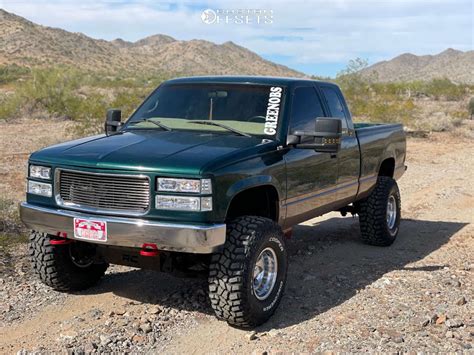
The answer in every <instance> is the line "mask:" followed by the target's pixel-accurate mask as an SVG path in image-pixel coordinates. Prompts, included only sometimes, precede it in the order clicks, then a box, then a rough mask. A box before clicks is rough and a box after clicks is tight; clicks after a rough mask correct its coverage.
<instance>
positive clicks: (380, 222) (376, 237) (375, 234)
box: [359, 176, 401, 246]
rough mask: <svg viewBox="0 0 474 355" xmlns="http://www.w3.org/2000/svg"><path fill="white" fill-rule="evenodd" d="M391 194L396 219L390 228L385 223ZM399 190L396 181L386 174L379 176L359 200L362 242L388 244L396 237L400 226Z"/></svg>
mask: <svg viewBox="0 0 474 355" xmlns="http://www.w3.org/2000/svg"><path fill="white" fill-rule="evenodd" d="M390 196H393V197H394V199H395V202H396V220H395V224H394V226H393V227H392V228H389V225H388V223H387V203H388V200H389V197H390ZM400 212H401V211H400V191H399V189H398V185H397V182H396V181H395V180H394V179H392V178H390V177H387V176H379V178H378V179H377V184H376V186H375V188H374V190H373V191H372V192H371V193H370V195H369V196H368V197H367V198H366V199H364V200H362V201H360V202H359V225H360V233H361V238H362V241H363V242H364V243H367V244H370V245H375V246H389V245H391V244H392V243H393V242H394V241H395V239H396V238H397V235H398V231H399V228H400V217H401V213H400Z"/></svg>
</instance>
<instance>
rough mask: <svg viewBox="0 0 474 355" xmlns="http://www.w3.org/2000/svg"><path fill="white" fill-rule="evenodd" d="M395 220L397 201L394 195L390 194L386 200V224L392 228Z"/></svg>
mask: <svg viewBox="0 0 474 355" xmlns="http://www.w3.org/2000/svg"><path fill="white" fill-rule="evenodd" d="M396 221H397V201H396V200H395V197H394V196H390V197H389V198H388V202H387V226H388V229H393V228H394V227H395V223H396Z"/></svg>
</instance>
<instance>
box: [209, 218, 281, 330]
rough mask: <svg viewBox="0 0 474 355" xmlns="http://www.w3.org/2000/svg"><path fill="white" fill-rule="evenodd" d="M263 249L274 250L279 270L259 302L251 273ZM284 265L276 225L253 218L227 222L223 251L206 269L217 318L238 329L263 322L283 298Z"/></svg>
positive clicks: (279, 236) (278, 229) (268, 220)
mask: <svg viewBox="0 0 474 355" xmlns="http://www.w3.org/2000/svg"><path fill="white" fill-rule="evenodd" d="M266 248H271V249H272V250H273V251H274V253H275V256H276V260H277V262H278V269H277V276H276V281H275V283H274V286H273V288H272V289H271V291H269V294H268V296H267V298H266V299H264V300H259V299H258V298H257V297H256V295H255V293H254V289H253V272H254V267H255V263H256V261H257V258H258V257H259V255H260V253H261V252H262V251H263V250H264V249H266ZM287 266H288V259H287V252H286V246H285V239H284V235H283V233H282V231H281V228H280V226H279V225H278V224H276V223H275V222H273V221H272V220H270V219H268V218H263V217H255V216H244V217H239V218H236V219H234V220H233V221H231V222H230V223H228V224H227V238H226V243H225V245H224V248H223V250H222V251H221V252H219V253H216V254H214V255H213V256H212V260H211V264H210V270H209V298H210V301H211V306H212V308H213V309H214V312H215V314H216V316H217V318H218V319H221V320H225V321H227V322H228V323H229V324H230V325H233V326H236V327H239V328H250V327H255V326H257V325H260V324H262V323H264V322H266V321H267V320H268V319H269V318H270V317H271V316H272V314H273V313H274V312H275V310H276V308H277V307H278V304H279V303H280V300H281V298H282V295H283V291H284V288H285V284H286V273H287Z"/></svg>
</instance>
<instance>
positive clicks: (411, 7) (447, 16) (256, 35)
mask: <svg viewBox="0 0 474 355" xmlns="http://www.w3.org/2000/svg"><path fill="white" fill-rule="evenodd" d="M473 4H474V1H473V0H452V1H450V0H332V1H330V0H324V1H323V0H305V1H298V0H297V1H289V0H287V1H279V0H272V1H258V0H240V1H224V0H218V1H200V0H198V1H156V0H155V1H152V0H135V1H134V0H110V1H104V0H95V1H92V0H81V1H72V0H68V1H61V0H54V1H44V0H36V1H26V0H0V8H3V9H5V10H6V11H9V12H13V13H15V14H17V15H20V16H23V17H26V18H27V19H29V20H31V21H33V22H36V23H39V24H41V25H46V26H51V27H59V28H63V29H65V30H67V31H72V32H82V33H84V34H86V35H88V36H90V37H93V38H102V39H106V40H112V39H115V38H122V39H124V40H128V41H136V40H138V39H141V38H143V37H146V36H150V35H153V34H158V33H159V34H166V35H169V36H172V37H174V38H176V39H178V40H190V39H205V40H208V41H212V42H215V43H224V42H226V41H232V42H234V43H236V44H238V45H241V46H244V47H246V48H248V49H250V50H252V51H254V52H256V53H257V54H259V55H260V56H262V57H264V58H265V59H269V60H271V61H274V62H277V63H279V64H284V65H286V66H288V67H290V68H293V69H296V70H299V71H302V72H304V73H306V74H311V75H320V76H335V75H336V74H337V73H338V72H339V71H340V70H342V69H344V68H345V67H346V65H347V63H348V61H349V60H351V59H355V58H357V57H359V58H363V59H366V60H368V62H369V64H373V63H376V62H378V61H381V60H388V59H391V58H393V57H395V56H397V55H399V54H402V53H406V52H410V53H413V54H417V55H424V54H436V53H439V52H441V51H443V50H445V49H447V48H454V49H458V50H463V51H466V50H472V49H473V38H474V22H473V21H474V20H473V18H474V5H473ZM205 10H207V11H206V14H207V15H208V16H203V12H204V11H205ZM209 10H212V11H209ZM239 11H240V12H239ZM226 13H227V17H226ZM203 18H204V20H203Z"/></svg>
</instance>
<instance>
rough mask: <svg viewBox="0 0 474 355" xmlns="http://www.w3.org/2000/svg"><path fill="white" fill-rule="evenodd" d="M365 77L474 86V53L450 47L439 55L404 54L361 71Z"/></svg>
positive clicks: (384, 80)
mask: <svg viewBox="0 0 474 355" xmlns="http://www.w3.org/2000/svg"><path fill="white" fill-rule="evenodd" d="M362 74H363V75H365V76H367V77H371V78H373V79H374V80H375V81H381V82H394V81H414V80H430V79H435V78H448V79H450V80H451V81H453V82H456V83H468V84H474V51H472V50H471V51H467V52H462V51H459V50H455V49H452V48H449V49H446V50H445V51H443V52H441V53H439V54H436V55H422V56H416V55H414V54H411V53H405V54H402V55H399V56H397V57H395V58H393V59H392V60H388V61H382V62H378V63H376V64H374V65H372V66H370V67H368V68H366V69H364V70H362Z"/></svg>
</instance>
